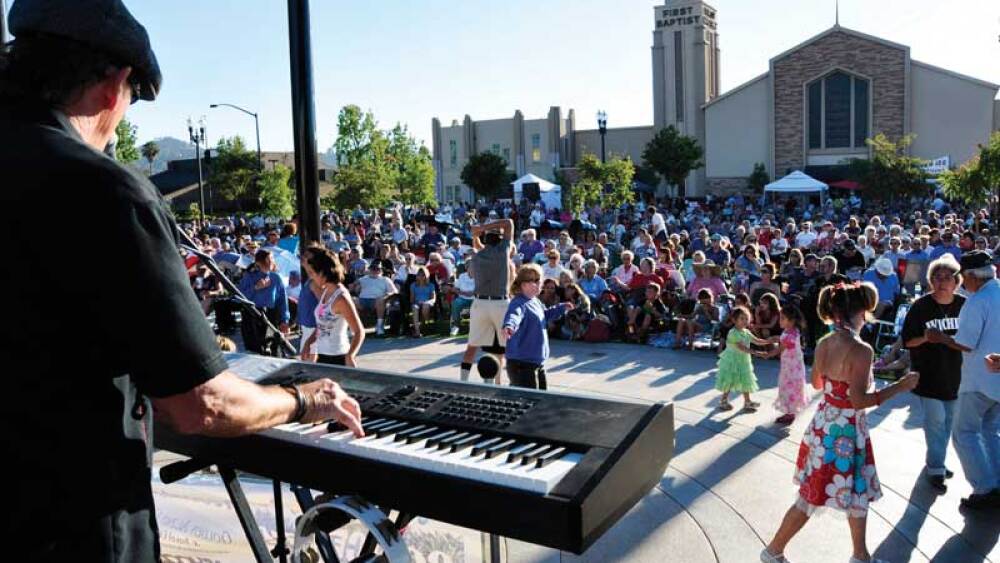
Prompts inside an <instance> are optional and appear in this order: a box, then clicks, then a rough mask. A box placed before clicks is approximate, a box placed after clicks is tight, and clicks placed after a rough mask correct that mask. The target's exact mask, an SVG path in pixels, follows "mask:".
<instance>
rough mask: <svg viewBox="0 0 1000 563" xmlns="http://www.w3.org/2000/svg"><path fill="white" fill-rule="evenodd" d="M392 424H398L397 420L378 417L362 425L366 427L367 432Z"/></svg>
mask: <svg viewBox="0 0 1000 563" xmlns="http://www.w3.org/2000/svg"><path fill="white" fill-rule="evenodd" d="M390 424H396V421H395V420H391V419H388V418H376V419H375V420H373V421H371V422H369V423H367V424H363V425H362V426H361V427H362V428H364V430H365V432H370V431H372V430H375V429H377V428H380V427H382V426H388V425H390Z"/></svg>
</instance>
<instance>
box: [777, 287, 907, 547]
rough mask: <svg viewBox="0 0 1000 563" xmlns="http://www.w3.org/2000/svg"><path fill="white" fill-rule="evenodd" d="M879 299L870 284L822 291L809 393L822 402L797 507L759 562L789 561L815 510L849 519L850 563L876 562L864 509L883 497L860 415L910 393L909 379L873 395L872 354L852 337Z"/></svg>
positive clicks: (805, 441) (809, 434)
mask: <svg viewBox="0 0 1000 563" xmlns="http://www.w3.org/2000/svg"><path fill="white" fill-rule="evenodd" d="M877 304H878V291H877V290H876V289H875V286H873V285H872V284H870V283H858V282H854V283H851V284H844V283H838V284H836V285H833V286H828V287H826V288H824V289H823V291H822V292H821V293H820V295H819V305H818V307H817V312H818V313H819V317H820V318H821V319H822V320H823V321H824V322H826V323H830V324H833V325H834V326H835V330H834V331H833V332H831V333H830V334H828V335H827V336H825V337H824V338H823V339H822V340H821V341H820V342H819V344H818V345H817V346H816V358H815V361H814V362H813V377H812V383H813V387H815V388H816V389H823V400H822V401H821V402H820V404H819V406H818V407H817V409H816V415H815V417H814V418H813V421H812V423H811V424H809V426H808V427H807V429H806V433H805V436H804V437H803V438H802V444H801V445H800V446H799V456H798V462H797V464H796V466H797V467H796V472H795V477H794V482H795V484H797V485H798V486H799V494H798V497H797V498H796V499H795V503H794V504H793V505H792V507H791V508H789V509H788V512H786V513H785V517H784V519H783V520H782V522H781V527H780V528H779V529H778V532H777V533H776V534H775V536H774V538H773V539H772V540H771V542H770V543H769V544H768V545H767V547H765V548H764V550H763V551H762V552H761V554H760V559H761V561H764V562H766V563H774V562H784V561H787V560H786V559H785V557H784V555H783V552H784V550H785V546H786V545H787V544H788V542H789V541H791V539H792V538H793V537H794V536H795V534H796V533H798V531H799V530H801V529H802V526H804V525H805V523H806V522H807V521H808V520H809V517H810V516H811V515H812V514H813V513H814V512H816V511H817V510H827V509H832V510H833V511H835V512H839V513H842V514H844V515H846V516H847V521H848V525H849V527H850V529H851V541H852V544H853V553H852V556H851V559H850V563H867V562H869V561H874V560H873V559H872V558H871V554H870V553H869V552H868V546H867V544H866V541H865V528H866V525H867V517H868V504H869V503H870V502H872V501H874V500H877V499H878V498H880V497H881V496H882V488H881V486H880V485H879V480H878V475H877V472H876V470H875V455H874V452H873V450H872V444H871V441H870V440H869V436H868V423H867V420H866V418H865V410H864V409H868V408H871V407H874V406H879V405H881V404H882V403H883V402H884V401H888V400H889V399H891V398H892V397H893V396H895V395H897V394H899V393H901V392H904V391H910V390H912V389H913V388H914V387H916V384H917V381H918V380H919V377H920V376H919V374H917V373H915V372H910V373H908V374H906V375H905V376H904V377H902V378H901V379H900V380H899V381H897V382H896V383H895V384H893V385H891V386H889V387H886V388H884V389H881V390H879V391H874V392H872V391H871V388H872V383H873V379H872V375H871V365H872V358H873V353H872V349H871V347H870V346H868V344H866V343H865V342H864V341H863V340H861V338H860V337H859V336H858V331H859V330H861V327H862V326H863V325H864V323H865V318H866V315H868V314H869V313H871V312H872V311H874V310H875V306H876V305H877Z"/></svg>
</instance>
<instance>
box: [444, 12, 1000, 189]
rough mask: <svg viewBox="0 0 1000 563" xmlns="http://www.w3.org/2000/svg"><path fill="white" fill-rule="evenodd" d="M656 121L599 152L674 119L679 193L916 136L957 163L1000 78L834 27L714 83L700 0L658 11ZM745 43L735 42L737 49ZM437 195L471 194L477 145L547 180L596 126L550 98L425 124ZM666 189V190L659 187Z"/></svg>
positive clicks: (709, 21)
mask: <svg viewBox="0 0 1000 563" xmlns="http://www.w3.org/2000/svg"><path fill="white" fill-rule="evenodd" d="M653 20H654V29H653V42H652V43H653V44H652V57H651V58H652V73H653V75H652V76H653V124H652V125H649V126H641V127H623V128H609V129H607V132H606V137H605V143H606V152H607V153H608V154H625V155H629V156H630V157H631V158H632V161H633V162H635V163H637V164H639V163H641V162H642V151H643V149H644V148H645V146H646V143H648V142H649V141H650V140H651V139H652V138H653V136H654V135H655V134H656V132H657V131H659V130H660V129H663V128H664V127H666V126H668V125H673V126H674V127H676V128H677V129H678V130H679V131H680V132H681V133H683V134H685V135H688V136H691V137H694V138H696V139H697V140H698V142H699V144H700V145H701V146H702V147H703V148H704V150H705V158H704V160H705V166H704V167H703V168H701V169H699V170H697V171H695V172H692V173H691V175H690V176H689V177H688V179H687V182H686V192H687V195H688V196H691V197H698V196H703V195H705V194H706V193H714V194H723V193H727V192H731V191H734V190H739V189H743V188H745V187H746V180H747V177H748V176H749V175H750V173H751V172H752V170H753V167H754V164H755V163H758V162H760V163H763V164H764V166H765V168H766V169H767V172H768V174H769V175H770V176H771V177H772V178H777V177H781V176H783V175H785V174H787V173H789V172H791V171H793V170H803V171H805V172H806V173H807V174H810V175H813V176H815V177H818V178H820V179H824V178H825V177H830V176H835V175H836V174H837V169H838V167H840V166H841V165H842V164H843V163H844V162H846V161H847V160H848V159H851V158H868V157H869V156H870V153H869V148H868V146H867V145H866V144H865V139H867V138H870V137H872V136H874V135H875V134H877V133H884V134H885V135H886V136H888V137H889V138H890V139H893V140H897V139H899V138H901V137H902V136H904V135H909V134H913V135H914V141H913V144H912V145H911V147H910V153H911V154H912V155H913V156H917V157H920V158H923V159H927V160H935V161H936V162H937V163H941V162H944V163H949V164H950V165H951V166H953V167H954V166H958V165H960V164H961V163H963V162H965V161H966V160H968V159H969V158H971V157H972V156H974V155H975V154H976V152H977V148H976V145H977V143H985V142H986V141H987V140H988V138H989V136H990V134H991V133H992V132H993V131H995V130H998V129H1000V100H997V99H996V97H997V91H998V89H1000V86H998V85H997V84H993V83H990V82H987V81H985V80H980V79H977V78H973V77H970V76H965V75H962V74H959V73H956V72H953V71H950V70H947V69H944V68H940V67H936V66H933V65H929V64H926V63H923V62H920V61H916V60H913V59H911V58H910V48H909V47H908V46H906V45H900V44H898V43H893V42H891V41H887V40H885V39H881V38H879V37H874V36H871V35H867V34H865V33H861V32H859V31H855V30H852V29H848V28H846V27H841V26H840V25H839V23H838V24H835V25H834V26H833V27H831V28H829V29H827V30H825V31H823V32H821V33H819V34H817V35H815V36H813V37H811V38H809V39H807V40H806V41H804V42H802V43H800V44H798V45H795V46H794V47H792V48H790V49H788V50H786V51H784V52H782V53H779V54H777V55H775V56H774V57H772V58H771V59H770V61H769V62H768V68H767V69H766V71H765V72H763V73H762V74H760V75H759V76H757V77H755V78H753V79H751V80H749V81H747V82H745V83H744V84H741V85H739V86H737V87H735V88H733V89H731V90H729V91H727V92H724V93H720V91H719V90H720V86H719V85H720V71H719V66H720V65H719V61H720V57H721V52H722V51H721V48H720V45H719V23H718V22H719V14H718V12H717V11H716V10H715V8H713V7H712V6H710V5H708V4H707V3H705V2H701V1H690V0H677V1H673V2H669V1H668V2H667V3H666V4H664V5H662V6H657V7H656V8H655V10H654V18H653ZM745 47H746V46H744V48H745ZM432 128H433V131H432V145H433V161H434V167H435V171H436V172H437V176H436V178H437V195H438V199H439V200H440V201H453V200H456V199H461V200H467V201H468V200H472V199H474V197H473V194H472V193H471V191H470V190H469V188H468V187H466V186H464V185H462V181H461V178H460V174H461V170H462V167H463V166H464V165H465V163H466V162H467V161H468V159H469V157H470V156H471V155H474V154H479V153H482V152H494V153H495V154H497V155H500V156H502V157H503V158H504V159H505V160H506V161H507V163H508V166H509V169H510V170H511V171H512V172H513V173H514V174H516V175H517V176H522V175H524V174H527V173H533V174H535V175H537V176H540V177H543V178H548V179H553V174H554V171H555V170H557V169H560V168H567V167H573V166H575V164H576V162H577V161H578V159H579V158H580V157H581V156H583V155H584V154H587V153H593V154H600V150H601V138H600V132H599V131H598V130H597V129H577V127H576V116H575V112H574V111H573V110H572V109H570V110H569V111H568V112H566V113H565V114H564V113H563V110H562V108H560V107H558V106H554V107H552V108H550V109H549V112H548V116H547V117H545V118H542V119H525V117H524V115H523V114H522V113H521V111H520V110H518V111H515V112H514V116H513V118H504V119H491V120H482V121H476V120H473V119H472V117H471V116H469V115H466V116H465V118H464V120H463V121H462V122H458V121H457V120H456V121H453V122H452V123H451V124H450V125H448V126H442V124H441V122H440V120H439V119H437V118H434V119H433V121H432ZM661 189H662V188H661Z"/></svg>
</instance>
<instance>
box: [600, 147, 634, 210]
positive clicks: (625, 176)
mask: <svg viewBox="0 0 1000 563" xmlns="http://www.w3.org/2000/svg"><path fill="white" fill-rule="evenodd" d="M634 176H635V165H634V164H632V159H631V158H629V157H627V156H625V157H612V158H610V159H609V160H608V161H607V163H605V164H604V192H603V197H602V200H601V206H602V207H604V208H605V209H611V208H618V207H619V206H621V205H623V204H626V203H632V202H633V201H635V190H634V189H633V188H632V178H633V177H634Z"/></svg>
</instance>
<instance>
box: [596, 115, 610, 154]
mask: <svg viewBox="0 0 1000 563" xmlns="http://www.w3.org/2000/svg"><path fill="white" fill-rule="evenodd" d="M597 130H598V131H600V132H601V164H603V163H604V137H605V135H607V134H608V114H607V113H606V112H605V111H604V110H600V111H598V112H597Z"/></svg>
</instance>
